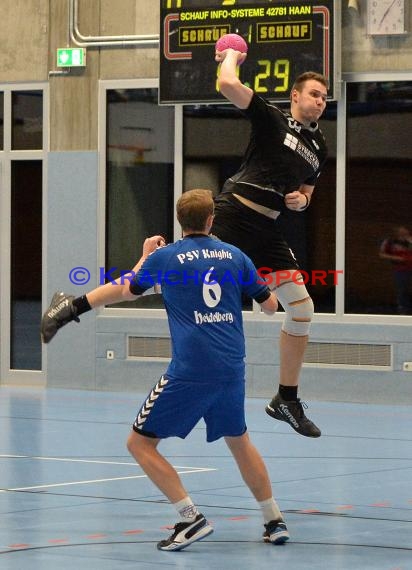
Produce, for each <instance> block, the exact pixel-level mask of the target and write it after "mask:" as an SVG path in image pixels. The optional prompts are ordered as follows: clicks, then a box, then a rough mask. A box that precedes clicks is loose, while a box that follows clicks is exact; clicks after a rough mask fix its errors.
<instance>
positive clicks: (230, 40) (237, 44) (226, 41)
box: [215, 34, 248, 64]
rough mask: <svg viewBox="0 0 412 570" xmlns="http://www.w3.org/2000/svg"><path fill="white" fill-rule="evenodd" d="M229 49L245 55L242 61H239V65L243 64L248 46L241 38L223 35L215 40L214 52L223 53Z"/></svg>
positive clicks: (234, 35) (236, 35)
mask: <svg viewBox="0 0 412 570" xmlns="http://www.w3.org/2000/svg"><path fill="white" fill-rule="evenodd" d="M229 48H232V49H234V50H236V51H239V52H240V53H242V54H245V55H244V57H243V59H242V60H240V61H239V64H240V63H243V61H244V60H245V59H246V54H247V50H248V45H247V43H246V42H245V40H244V39H243V38H242V36H239V35H238V34H225V35H224V36H222V37H221V38H219V39H218V40H217V42H216V45H215V50H216V51H217V52H222V51H225V49H229Z"/></svg>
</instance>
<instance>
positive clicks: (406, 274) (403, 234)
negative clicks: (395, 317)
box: [379, 226, 412, 315]
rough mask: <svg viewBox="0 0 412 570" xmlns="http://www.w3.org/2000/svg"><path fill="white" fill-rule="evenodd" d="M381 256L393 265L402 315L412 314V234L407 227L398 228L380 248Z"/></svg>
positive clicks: (399, 310) (398, 302) (399, 308)
mask: <svg viewBox="0 0 412 570" xmlns="http://www.w3.org/2000/svg"><path fill="white" fill-rule="evenodd" d="M379 256H380V257H381V258H382V259H389V261H390V262H391V264H392V269H393V278H394V282H395V288H396V301H397V307H398V313H399V314H400V315H411V314H412V296H411V283H412V234H411V233H410V231H409V230H408V228H407V227H406V226H396V227H395V228H394V229H393V232H392V235H391V236H390V237H388V238H386V239H385V240H384V241H383V242H382V245H381V247H380V250H379Z"/></svg>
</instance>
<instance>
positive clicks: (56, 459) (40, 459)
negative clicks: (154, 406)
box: [0, 454, 213, 471]
mask: <svg viewBox="0 0 412 570" xmlns="http://www.w3.org/2000/svg"><path fill="white" fill-rule="evenodd" d="M0 459H36V460H38V461H67V462H69V463H97V464H98V465H129V466H130V467H136V463H135V462H133V461H102V460H99V459H75V458H72V457H43V456H41V455H2V454H0ZM174 468H175V469H195V470H199V471H202V470H203V469H207V470H208V471H213V469H211V468H210V469H209V468H207V467H193V466H191V465H174Z"/></svg>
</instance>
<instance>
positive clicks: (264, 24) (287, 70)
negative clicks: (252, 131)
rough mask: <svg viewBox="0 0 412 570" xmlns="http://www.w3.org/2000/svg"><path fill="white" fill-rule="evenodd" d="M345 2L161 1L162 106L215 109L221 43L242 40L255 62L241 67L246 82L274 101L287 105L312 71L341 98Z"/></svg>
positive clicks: (250, 60) (248, 61)
mask: <svg viewBox="0 0 412 570" xmlns="http://www.w3.org/2000/svg"><path fill="white" fill-rule="evenodd" d="M338 3H339V2H338V0H319V1H316V0H315V1H309V0H255V1H254V2H251V1H250V0H249V1H247V0H220V2H219V0H161V8H160V19H161V22H160V71H159V103H160V104H174V103H187V104H189V103H213V102H215V103H216V102H223V101H226V99H225V98H224V97H223V96H222V95H221V93H219V88H218V81H217V79H218V74H219V69H220V66H219V65H218V64H217V63H216V62H215V61H214V53H215V49H214V46H215V43H216V41H217V40H218V39H219V38H220V37H221V36H222V35H224V34H229V33H236V34H239V35H241V36H242V37H243V38H244V39H245V40H246V42H247V44H248V46H249V50H248V56H247V59H246V61H245V62H244V63H243V65H241V66H239V67H238V68H237V73H238V75H239V78H240V80H241V81H242V83H245V84H247V85H248V86H249V87H251V88H252V89H253V90H254V91H256V92H257V93H259V94H260V95H262V96H263V97H265V98H267V99H269V100H271V101H275V102H276V101H278V102H281V101H288V100H289V92H290V89H291V87H292V85H293V82H294V80H295V78H296V77H297V76H298V75H300V74H301V73H304V72H305V71H316V72H318V73H322V74H323V75H325V76H326V77H327V78H328V80H329V86H330V88H329V98H330V99H335V98H336V96H335V89H336V83H337V80H336V75H337V65H336V54H337V52H338V49H337V34H336V33H335V32H338V31H339V30H338V26H337V14H336V12H337V9H338V8H337V4H338Z"/></svg>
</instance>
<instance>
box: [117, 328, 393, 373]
mask: <svg viewBox="0 0 412 570" xmlns="http://www.w3.org/2000/svg"><path fill="white" fill-rule="evenodd" d="M171 353H172V351H171V343H170V338H169V337H143V336H142V337H140V336H139V337H136V336H130V337H129V338H128V356H129V358H171ZM304 362H305V364H326V365H332V366H337V367H339V366H362V367H368V366H373V367H375V366H378V367H382V368H390V367H391V366H392V351H391V345H390V344H349V343H336V342H335V343H333V342H309V343H308V346H307V348H306V352H305V358H304Z"/></svg>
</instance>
